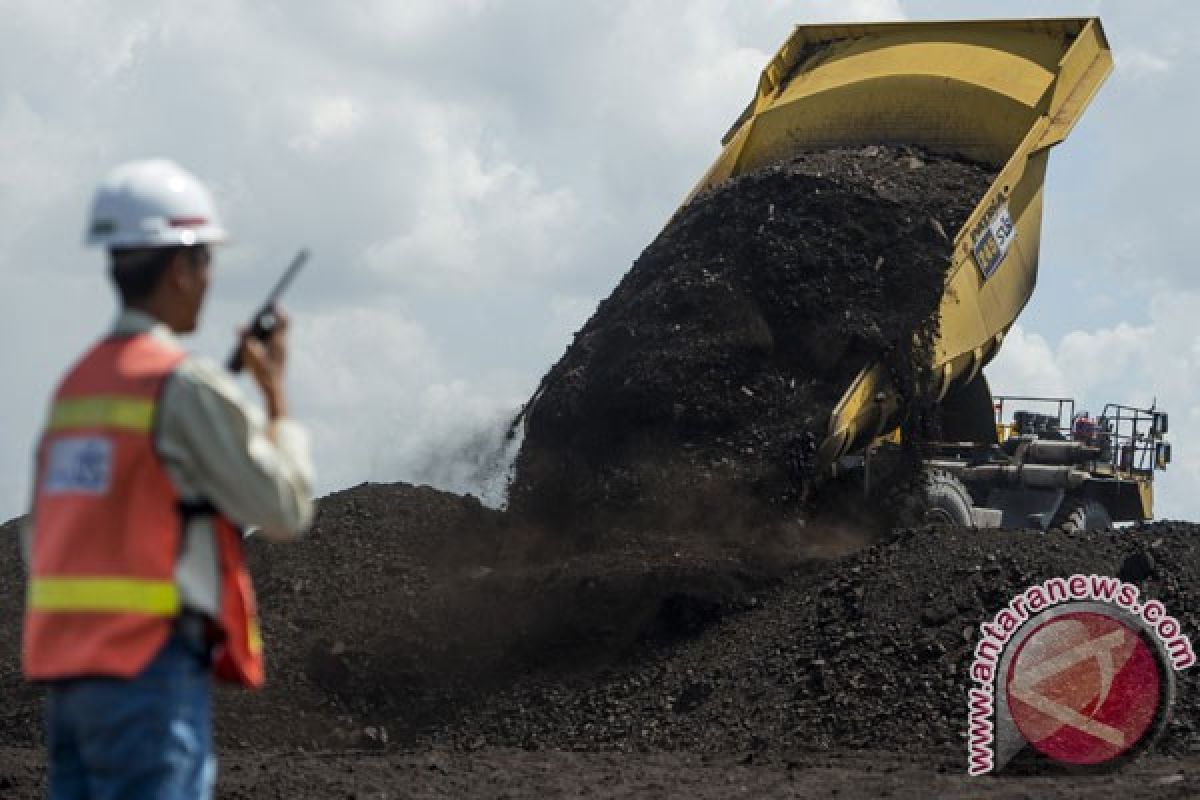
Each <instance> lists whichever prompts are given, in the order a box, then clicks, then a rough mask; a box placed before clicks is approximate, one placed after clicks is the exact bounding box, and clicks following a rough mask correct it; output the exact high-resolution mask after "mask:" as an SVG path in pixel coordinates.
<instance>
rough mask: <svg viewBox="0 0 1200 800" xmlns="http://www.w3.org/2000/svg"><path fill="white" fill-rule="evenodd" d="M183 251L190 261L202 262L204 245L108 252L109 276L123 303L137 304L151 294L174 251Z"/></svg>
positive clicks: (203, 259)
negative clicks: (189, 257)
mask: <svg viewBox="0 0 1200 800" xmlns="http://www.w3.org/2000/svg"><path fill="white" fill-rule="evenodd" d="M181 251H182V252H187V253H188V255H189V256H191V259H190V260H191V261H192V263H193V264H198V263H201V262H202V261H206V260H207V258H208V253H207V248H206V247H205V246H204V245H197V246H195V247H137V248H114V249H113V250H110V251H109V256H110V257H111V261H110V264H109V270H108V272H109V275H110V276H111V277H112V280H113V283H114V284H116V287H117V294H119V295H120V296H121V303H122V304H123V305H126V306H128V305H130V304H133V303H140V302H141V301H143V300H145V299H146V298H147V297H149V296H150V295H151V294H153V292H154V289H155V287H157V286H158V282H159V281H160V280H161V279H162V275H163V273H164V272H166V270H167V266H168V265H169V264H170V263H171V260H172V259H173V258H174V257H175V254H176V253H179V252H181Z"/></svg>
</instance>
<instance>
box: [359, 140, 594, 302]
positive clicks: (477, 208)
mask: <svg viewBox="0 0 1200 800" xmlns="http://www.w3.org/2000/svg"><path fill="white" fill-rule="evenodd" d="M425 151H426V153H427V155H428V157H429V164H428V168H429V171H430V173H431V174H430V175H429V180H428V183H427V186H428V191H427V192H426V193H425V194H424V195H423V197H422V198H421V207H420V209H419V211H417V213H416V215H415V219H413V220H412V222H411V224H410V226H409V227H408V229H407V230H405V231H403V232H401V233H399V234H397V235H394V236H392V237H390V238H388V239H386V240H382V241H379V242H375V243H373V244H371V245H369V246H368V247H367V248H366V250H365V259H366V263H367V266H368V267H369V268H370V269H371V270H372V271H373V272H374V273H375V274H376V275H378V276H379V277H380V278H381V279H383V280H385V281H388V282H390V283H392V284H394V285H399V286H416V287H420V288H424V289H437V290H447V289H449V290H475V291H477V290H480V289H486V288H488V287H489V286H492V285H495V284H496V283H497V282H500V281H509V280H538V279H540V278H545V277H548V276H552V275H553V274H554V273H555V271H556V270H557V269H558V268H560V267H561V266H562V265H563V264H564V263H566V259H567V255H568V253H569V252H570V236H569V234H570V231H571V230H572V226H573V224H574V222H575V213H576V210H577V206H578V203H577V201H576V199H575V197H574V195H573V194H572V192H570V191H569V190H567V189H546V188H544V187H543V186H542V183H541V181H540V180H539V179H538V178H537V176H536V175H534V174H532V173H531V172H529V171H528V170H526V169H523V168H521V167H519V166H517V165H516V164H514V163H512V162H508V161H500V162H498V163H485V161H484V160H483V159H482V158H481V157H480V155H479V154H478V153H477V152H475V151H473V150H470V149H459V148H455V147H454V146H453V145H452V144H451V143H450V142H448V141H446V140H442V139H436V138H434V139H427V140H426V147H425Z"/></svg>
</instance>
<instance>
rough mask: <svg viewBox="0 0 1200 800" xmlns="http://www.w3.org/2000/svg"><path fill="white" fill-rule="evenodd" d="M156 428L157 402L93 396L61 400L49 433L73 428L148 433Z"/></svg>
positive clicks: (55, 410)
mask: <svg viewBox="0 0 1200 800" xmlns="http://www.w3.org/2000/svg"><path fill="white" fill-rule="evenodd" d="M153 425H154V401H153V400H147V399H146V398H144V397H123V396H121V395H93V396H91V397H74V398H71V399H70V400H59V401H58V402H57V403H55V404H54V407H53V408H52V409H51V410H50V423H49V425H47V426H46V427H47V429H48V430H50V431H62V430H69V429H71V428H116V429H118V430H126V431H138V432H143V433H146V432H149V431H150V428H151V427H152V426H153Z"/></svg>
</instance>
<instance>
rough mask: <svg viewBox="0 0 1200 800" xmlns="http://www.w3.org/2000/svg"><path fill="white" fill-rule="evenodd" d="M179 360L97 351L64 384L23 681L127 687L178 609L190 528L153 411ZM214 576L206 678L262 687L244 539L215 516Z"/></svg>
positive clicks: (41, 468) (40, 505) (125, 344)
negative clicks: (162, 454)
mask: <svg viewBox="0 0 1200 800" xmlns="http://www.w3.org/2000/svg"><path fill="white" fill-rule="evenodd" d="M184 357H185V354H184V353H183V351H181V350H179V349H177V348H175V347H172V346H171V345H169V344H166V343H164V342H161V341H159V340H158V339H156V338H155V337H154V336H152V335H150V334H148V333H143V334H138V335H135V336H123V337H112V338H109V339H105V340H103V341H101V342H100V343H99V344H97V345H96V346H95V347H93V348H92V350H91V351H90V352H89V353H88V354H87V355H86V356H84V358H83V359H82V360H81V361H80V362H79V363H78V364H76V365H75V366H74V367H73V368H72V370H71V371H70V373H69V374H68V375H67V378H66V379H65V380H64V381H63V383H62V385H61V386H60V387H59V389H58V392H57V394H56V395H55V398H54V405H53V408H52V410H51V413H50V419H49V422H48V424H47V426H46V430H45V432H44V434H43V436H42V439H41V442H40V444H39V447H38V455H37V475H36V477H35V480H36V487H35V495H34V508H33V515H34V516H33V525H34V528H33V554H32V560H31V564H30V575H29V591H28V595H27V597H26V611H25V629H24V646H23V666H24V671H25V675H26V677H27V678H29V679H30V680H35V681H43V680H56V679H63V678H74V677H80V676H87V675H111V676H117V677H122V678H131V677H133V676H135V675H137V674H138V673H140V672H141V671H142V670H143V669H144V668H145V667H146V666H147V665H148V664H149V663H150V661H151V660H152V659H153V658H154V657H155V655H157V654H158V651H159V650H160V649H161V648H162V646H163V644H164V643H165V642H166V640H167V638H168V636H169V635H170V633H171V629H172V626H173V625H174V622H175V618H176V617H177V616H178V615H179V614H180V612H181V611H182V610H183V609H182V607H181V601H180V593H179V587H178V586H177V585H176V583H175V568H176V562H177V560H178V558H179V555H180V553H181V548H182V544H183V536H184V531H185V524H186V519H185V511H184V509H183V507H181V505H180V498H179V494H178V491H177V490H176V488H175V486H174V485H173V484H172V482H171V480H170V476H169V475H168V474H167V471H166V469H165V468H164V466H163V464H162V461H161V459H160V458H159V456H158V452H157V448H156V446H155V440H154V426H155V419H156V404H157V402H158V398H159V396H160V395H161V391H162V388H163V385H164V383H165V382H166V380H167V378H168V377H169V376H170V375H171V373H172V372H173V371H174V370H175V368H176V367H177V366H178V365H179V363H180V362H181V361H182V360H183V358H184ZM210 513H212V514H213V533H214V536H215V538H216V542H215V544H216V550H217V556H218V561H219V569H218V572H219V575H220V581H221V586H220V603H221V605H220V613H219V615H218V619H216V620H213V623H214V624H213V625H211V626H210V627H211V628H212V629H213V638H214V647H215V649H214V653H213V656H214V658H213V672H214V674H215V675H216V676H217V677H218V678H220V679H222V680H225V681H229V682H231V683H238V684H241V685H243V686H249V687H255V688H257V687H259V686H261V685H262V683H263V662H262V640H261V638H260V635H259V628H258V621H257V617H256V611H255V601H254V590H253V587H252V586H251V583H250V575H249V573H248V572H247V571H246V566H245V560H244V557H243V554H242V537H241V533H240V532H239V531H238V530H237V528H236V527H235V526H234V525H233V524H232V523H230V522H229V521H228V520H227V519H225V518H224V517H223V516H221V515H220V514H219V513H217V512H216V511H215V510H211V511H210Z"/></svg>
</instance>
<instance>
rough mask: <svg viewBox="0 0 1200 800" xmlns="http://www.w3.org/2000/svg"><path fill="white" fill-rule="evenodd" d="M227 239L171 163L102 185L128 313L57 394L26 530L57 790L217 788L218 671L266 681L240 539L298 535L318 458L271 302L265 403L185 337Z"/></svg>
mask: <svg viewBox="0 0 1200 800" xmlns="http://www.w3.org/2000/svg"><path fill="white" fill-rule="evenodd" d="M225 238H226V233H225V229H224V227H223V226H222V224H221V221H220V220H219V218H218V216H217V212H216V209H215V207H214V205H213V201H212V197H211V195H210V194H209V192H208V190H207V189H206V188H205V187H204V186H203V185H202V184H201V183H200V181H198V180H197V179H196V178H195V177H194V176H193V175H191V174H190V173H188V172H187V171H185V170H183V169H182V168H181V167H179V166H178V165H176V164H174V163H172V162H170V161H166V160H150V161H137V162H131V163H127V164H123V165H121V166H119V167H117V168H116V169H114V170H113V171H112V172H111V173H110V174H109V175H108V176H107V177H106V178H105V179H104V180H103V182H102V183H101V184H100V186H99V188H98V189H97V191H96V193H95V197H94V200H93V205H92V212H91V222H90V225H89V228H88V232H87V242H88V243H89V244H91V245H95V246H100V247H103V248H105V249H107V250H108V254H109V265H110V269H109V271H110V276H111V278H112V280H113V282H114V284H115V286H116V290H117V293H118V295H119V298H120V303H121V309H120V312H119V314H118V315H117V319H116V323H115V325H114V326H113V327H112V329H111V330H110V331H109V332H108V333H107V334H106V335H105V336H104V337H103V338H102V339H101V340H100V341H99V342H98V343H96V344H95V345H93V346H92V347H91V348H90V349H89V350H88V351H87V352H86V353H85V354H84V355H83V356H82V358H81V359H80V360H79V361H77V362H76V363H75V365H74V366H72V367H71V368H70V369H69V370H68V371H67V373H66V377H65V378H64V379H63V380H62V382H61V384H60V385H59V387H58V389H57V391H56V393H55V395H54V398H53V402H52V404H51V406H50V410H49V416H48V418H47V420H46V424H45V428H44V431H43V434H42V437H41V440H40V442H39V444H38V448H37V458H36V473H35V475H34V498H33V506H32V509H31V512H30V515H29V518H28V521H27V522H26V524H25V527H24V529H23V532H22V533H23V536H22V545H23V548H24V554H25V558H26V561H27V564H28V566H29V573H30V574H29V589H28V595H27V601H26V602H27V606H26V614H25V626H24V631H23V654H22V656H23V667H24V672H25V675H26V677H27V678H28V679H29V680H31V681H35V682H38V683H40V684H44V685H45V687H46V688H47V696H46V731H47V742H48V747H49V772H50V797H51V798H53V799H54V800H60V799H63V798H122V799H123V800H137V799H138V798H157V799H158V800H168V799H171V800H173V799H174V798H188V800H191V799H192V798H209V797H211V796H212V793H213V786H214V782H215V774H216V762H215V758H214V755H213V749H212V731H211V718H212V714H211V694H210V693H211V686H210V684H211V680H210V676H215V677H216V678H217V679H219V680H222V681H226V682H231V683H234V684H239V685H242V686H247V687H254V688H256V687H258V686H261V685H262V683H263V661H262V642H261V638H260V635H259V629H258V622H257V619H256V616H255V615H256V611H255V602H254V595H253V589H252V588H251V584H250V578H249V575H248V573H247V571H246V566H245V563H244V559H243V554H242V541H243V533H244V532H246V531H248V530H249V529H250V528H251V527H257V528H258V529H260V530H261V533H262V535H264V536H265V537H267V538H269V539H273V540H283V539H292V538H295V537H297V536H299V535H300V534H301V533H302V532H303V531H304V530H306V528H307V527H308V526H309V524H310V522H311V519H312V513H313V502H312V481H313V471H312V466H311V461H310V456H309V447H308V439H307V434H306V432H305V431H304V429H303V428H302V427H301V426H300V425H299V424H298V423H296V422H295V421H294V420H292V419H291V418H289V416H288V402H287V393H286V391H285V389H284V375H285V362H286V353H287V324H286V317H283V315H282V312H280V317H281V324H279V325H278V326H277V328H276V329H275V331H274V333H273V335H271V336H270V337H269V339H268V340H267V341H265V342H262V341H259V340H257V339H255V338H253V337H251V336H249V335H247V334H245V333H243V334H242V338H241V344H240V347H241V351H242V356H243V359H244V363H245V365H246V367H247V369H248V371H249V372H250V374H251V376H252V377H253V380H254V382H255V383H256V384H257V386H258V389H259V390H260V392H261V394H262V397H263V400H264V404H265V410H266V413H265V416H264V414H263V413H262V411H260V410H259V409H258V408H257V407H255V406H252V405H250V404H248V403H247V402H246V401H245V400H244V399H243V397H242V395H241V393H240V390H239V388H238V386H237V384H236V383H235V382H234V380H233V378H232V376H231V375H229V374H228V373H226V372H224V371H223V370H222V369H221V368H220V367H219V366H217V365H216V363H215V362H212V361H209V360H206V359H202V358H198V357H193V356H191V355H188V354H187V353H185V351H184V350H183V349H182V348H181V345H180V343H179V340H178V339H177V338H176V337H177V336H179V335H182V334H188V333H191V332H193V331H194V330H195V329H196V327H197V322H198V319H199V315H200V310H201V306H202V305H203V303H204V298H205V295H206V293H207V290H208V286H209V277H210V270H211V268H212V267H211V262H212V259H213V250H212V248H213V246H215V245H217V244H219V243H221V242H223V241H224V240H225Z"/></svg>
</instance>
